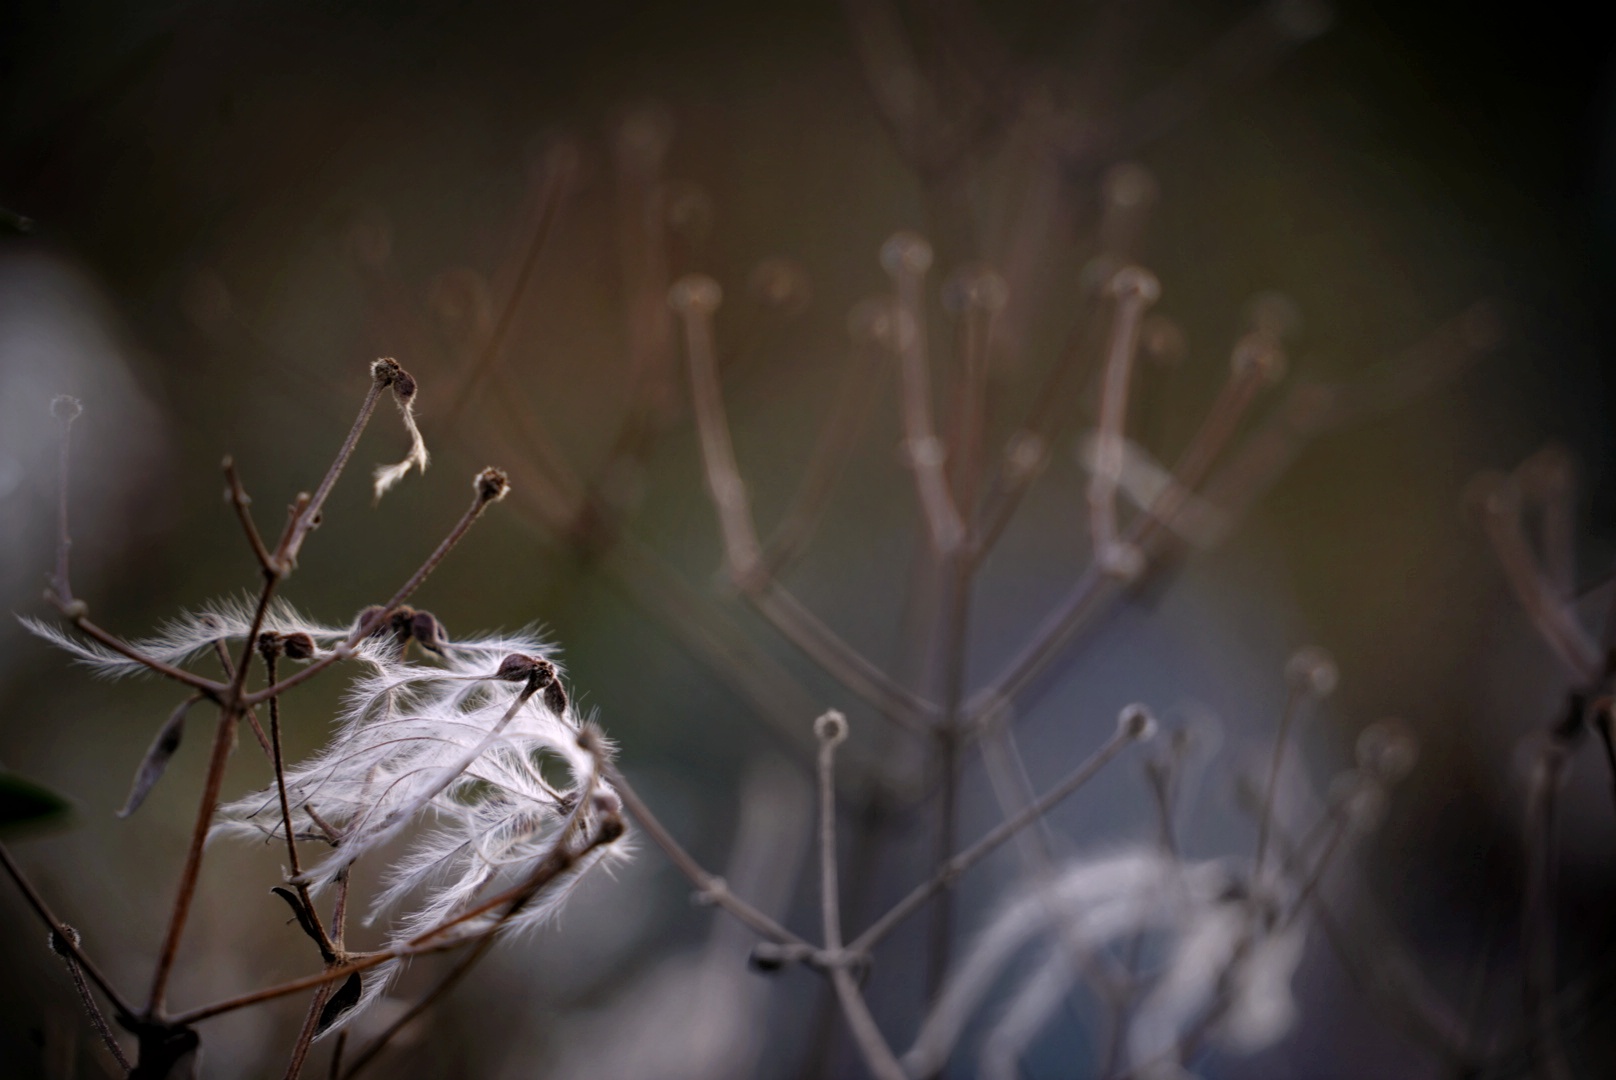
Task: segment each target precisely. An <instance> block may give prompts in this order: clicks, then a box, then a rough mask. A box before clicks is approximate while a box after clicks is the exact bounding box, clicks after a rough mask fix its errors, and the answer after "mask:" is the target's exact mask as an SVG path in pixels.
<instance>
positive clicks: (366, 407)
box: [273, 364, 391, 573]
mask: <svg viewBox="0 0 1616 1080" xmlns="http://www.w3.org/2000/svg"><path fill="white" fill-rule="evenodd" d="M390 383H391V378H390V376H389V374H388V372H387V369H386V368H383V367H382V366H381V365H380V364H376V365H372V367H371V375H370V389H369V390H367V391H366V392H365V400H364V401H363V402H362V403H361V404H360V406H359V415H358V416H356V417H354V422H353V426H352V427H350V428H349V429H348V435H347V438H345V439H343V440H342V445H341V446H340V447H338V448H337V456H336V457H335V458H333V459H332V461H331V466H330V468H328V469H326V473H325V476H324V477H322V478H321V480H320V486H319V487H317V488H315V489H314V494H313V495H312V496H310V497H309V499H308V501H307V502H306V503H304V502H303V501H302V500H301V499H299V500H298V501H299V503H300V504H301V506H300V508H299V509H298V512H297V513H296V514H295V515H294V516H293V518H292V519H291V520H290V521H289V522H288V523H287V527H286V534H285V535H284V536H283V537H281V542H280V543H279V544H277V545H276V548H275V555H274V559H273V561H274V562H275V564H276V565H277V566H279V567H280V572H281V573H285V572H286V571H287V570H289V569H291V567H292V566H294V565H296V563H297V556H298V553H299V552H300V551H302V550H303V541H304V540H305V539H306V538H307V537H308V535H309V533H310V532H311V531H312V530H313V529H314V527H315V526H316V525H318V524H319V523H320V511H321V509H322V508H324V506H325V500H326V498H327V496H329V495H330V494H331V489H332V488H333V487H335V486H336V483H337V478H338V477H339V476H341V475H342V470H343V469H344V468H345V467H346V466H347V464H348V459H349V458H351V457H353V452H354V447H356V446H358V445H359V436H360V435H363V434H364V432H365V425H367V424H368V423H370V418H371V415H372V414H374V413H375V411H376V403H377V402H378V401H380V400H381V396H382V391H383V390H385V389H387V387H388V386H389V385H390Z"/></svg>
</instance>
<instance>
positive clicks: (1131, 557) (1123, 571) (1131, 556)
mask: <svg viewBox="0 0 1616 1080" xmlns="http://www.w3.org/2000/svg"><path fill="white" fill-rule="evenodd" d="M1095 561H1096V562H1097V563H1099V565H1100V570H1101V571H1102V572H1103V573H1104V574H1105V575H1106V576H1107V577H1112V578H1116V579H1117V580H1118V581H1124V582H1127V581H1138V580H1139V575H1141V574H1143V573H1144V572H1145V553H1144V552H1143V551H1140V550H1139V547H1138V545H1136V544H1129V543H1124V542H1123V541H1121V540H1113V541H1112V542H1111V543H1109V544H1107V545H1105V547H1103V548H1102V549H1100V551H1098V552H1096V553H1095Z"/></svg>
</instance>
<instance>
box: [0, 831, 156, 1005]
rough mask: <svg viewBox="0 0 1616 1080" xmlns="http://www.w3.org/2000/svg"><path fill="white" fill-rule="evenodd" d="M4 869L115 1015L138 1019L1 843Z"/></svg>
mask: <svg viewBox="0 0 1616 1080" xmlns="http://www.w3.org/2000/svg"><path fill="white" fill-rule="evenodd" d="M0 866H3V867H5V871H6V875H7V876H8V877H10V878H11V880H12V881H13V882H15V883H16V885H17V888H18V890H19V891H21V893H22V895H23V899H25V900H27V901H28V906H29V907H31V908H33V909H34V914H36V915H38V916H39V918H40V921H41V922H43V923H44V924H45V925H46V926H47V927H49V928H50V931H51V935H52V939H53V940H55V941H59V942H60V943H61V945H62V948H63V950H64V952H65V954H66V955H67V956H70V957H72V959H73V962H74V963H75V964H77V965H78V967H79V968H80V969H81V970H82V971H83V972H84V974H85V975H87V976H89V979H90V981H91V982H92V983H94V984H95V987H96V989H97V990H100V991H101V993H102V994H103V995H104V996H105V997H106V999H107V1000H108V1001H109V1002H111V1003H112V1009H113V1012H114V1013H115V1014H116V1015H117V1016H118V1017H119V1019H121V1020H134V1019H136V1018H137V1017H138V1015H139V1014H138V1013H136V1012H135V1010H134V1009H132V1008H131V1007H130V1005H129V1003H128V1002H127V1001H125V1000H124V998H123V995H121V994H119V993H118V991H117V990H115V989H113V986H112V983H111V982H109V981H108V980H107V977H106V976H105V975H103V974H102V973H101V969H100V968H98V967H96V966H95V963H94V961H92V960H91V959H90V958H89V956H87V955H86V954H85V952H84V949H83V947H82V946H81V945H80V944H79V941H78V936H77V935H76V934H74V933H73V932H72V931H71V930H70V929H69V928H68V926H67V924H66V923H64V922H62V921H61V920H60V919H58V918H57V917H56V916H55V914H53V913H52V912H51V909H50V907H49V906H48V905H47V904H46V903H45V899H44V897H42V896H40V895H39V891H38V890H37V889H35V888H34V884H33V882H31V881H29V880H28V877H27V876H26V875H25V874H24V873H23V872H22V867H20V866H18V865H17V863H16V860H14V859H13V858H12V857H11V852H10V850H9V849H8V848H7V847H6V846H5V845H4V844H0Z"/></svg>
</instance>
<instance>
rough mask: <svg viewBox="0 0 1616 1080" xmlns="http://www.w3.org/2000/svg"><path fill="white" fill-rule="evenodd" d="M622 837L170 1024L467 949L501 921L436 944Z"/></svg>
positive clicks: (556, 858) (600, 833)
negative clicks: (425, 925) (416, 928)
mask: <svg viewBox="0 0 1616 1080" xmlns="http://www.w3.org/2000/svg"><path fill="white" fill-rule="evenodd" d="M620 835H621V832H620V831H618V832H614V831H612V830H609V829H606V828H601V829H597V830H596V833H595V835H594V836H593V837H591V838H590V840H589V841H588V842H587V843H586V844H585V845H584V847H583V848H582V849H581V850H579V851H570V850H564V849H561V848H558V849H557V850H556V851H554V852H552V853H551V856H550V857H549V858H546V859H545V860H543V861H542V862H540V864H539V865H538V866H537V867H536V868H535V869H534V872H533V873H532V874H530V875H529V876H528V879H527V881H525V882H523V883H522V884H520V885H518V886H516V887H514V888H512V889H508V890H506V891H505V892H502V893H500V894H498V895H497V896H494V897H492V898H491V899H489V900H487V901H485V902H484V903H481V904H479V905H477V906H476V907H474V908H472V909H470V910H469V911H465V912H462V913H460V914H459V915H456V916H454V917H453V918H450V919H446V920H444V921H443V922H441V923H439V924H438V925H436V926H434V927H430V928H429V929H427V930H423V931H422V932H421V933H419V934H417V935H415V936H414V937H412V938H410V939H409V940H408V941H406V942H404V944H402V945H399V946H393V947H389V948H385V949H381V950H378V951H376V952H371V953H364V954H352V953H350V954H349V958H348V959H347V960H346V961H345V962H344V963H341V964H338V965H335V966H333V967H330V968H327V969H326V970H325V971H322V972H320V973H319V974H316V975H306V976H304V977H303V978H301V979H293V980H291V981H289V982H284V983H279V984H277V985H275V986H267V987H264V988H263V989H260V990H253V991H250V992H248V993H245V994H239V995H237V996H235V997H232V998H227V999H225V1000H223V1001H216V1002H214V1003H212V1004H210V1005H204V1006H201V1007H200V1008H196V1009H190V1010H188V1011H186V1012H183V1013H179V1014H178V1015H176V1016H173V1017H171V1018H170V1019H169V1022H170V1023H171V1024H172V1025H174V1026H176V1027H189V1026H191V1025H193V1024H197V1023H200V1022H201V1021H203V1020H208V1019H211V1018H213V1017H215V1016H221V1015H223V1014H225V1013H228V1012H235V1011H237V1010H239V1009H245V1008H249V1007H251V1006H253V1005H259V1004H262V1003H263V1002H266V1001H274V1000H275V999H277V998H283V997H286V996H287V995H289V994H298V993H302V992H303V991H304V990H312V989H314V988H315V987H317V986H323V985H326V984H328V983H332V982H336V981H337V980H339V979H346V978H347V977H348V976H350V975H353V974H355V973H358V972H365V971H369V970H370V969H371V968H373V967H377V966H379V965H381V964H385V963H387V962H388V961H391V960H397V959H400V958H402V957H406V956H418V955H421V954H423V953H428V952H443V951H445V950H448V949H457V948H459V947H461V946H462V945H467V944H470V943H472V942H473V941H475V940H477V939H478V938H481V937H482V936H484V935H485V934H491V933H495V932H496V931H498V929H499V928H500V927H501V926H502V925H503V920H499V921H496V922H495V923H494V924H493V925H492V926H490V927H487V928H486V929H480V930H478V931H476V932H475V933H473V934H470V935H462V936H458V937H452V938H449V939H448V940H444V941H438V940H435V939H438V938H442V937H443V935H445V934H446V933H448V932H449V931H450V930H452V929H454V928H455V927H456V926H459V925H461V924H463V923H465V922H468V921H470V920H472V919H476V918H479V917H481V916H483V915H486V914H487V913H488V912H489V911H491V910H493V909H494V908H496V907H500V906H504V905H512V904H515V905H518V906H519V905H520V903H525V902H526V901H527V900H528V899H531V898H532V897H533V896H534V895H536V894H537V893H538V891H539V890H541V889H542V888H543V887H544V886H545V885H548V884H549V883H550V882H551V881H553V880H555V879H556V878H557V877H559V876H560V875H562V874H564V873H566V872H567V871H568V870H569V869H571V868H572V867H573V866H575V865H576V864H577V861H578V859H580V858H582V857H583V856H584V855H587V854H588V853H589V852H590V851H592V850H593V849H594V848H596V847H598V846H600V845H602V844H606V843H611V842H613V841H615V840H616V839H617V838H618V836H620Z"/></svg>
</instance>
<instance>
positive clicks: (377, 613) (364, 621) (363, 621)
mask: <svg viewBox="0 0 1616 1080" xmlns="http://www.w3.org/2000/svg"><path fill="white" fill-rule="evenodd" d="M386 613H387V609H386V608H385V607H383V606H382V605H380V604H371V605H370V606H369V607H367V608H364V609H362V610H361V611H360V612H359V615H358V617H357V618H355V619H354V629H355V630H358V629H359V628H360V627H362V626H369V627H370V635H374V634H375V633H376V631H378V630H380V629H381V628H382V626H383V623H382V622H381V618H382V616H383V615H385V614H386ZM367 636H369V635H367Z"/></svg>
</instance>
